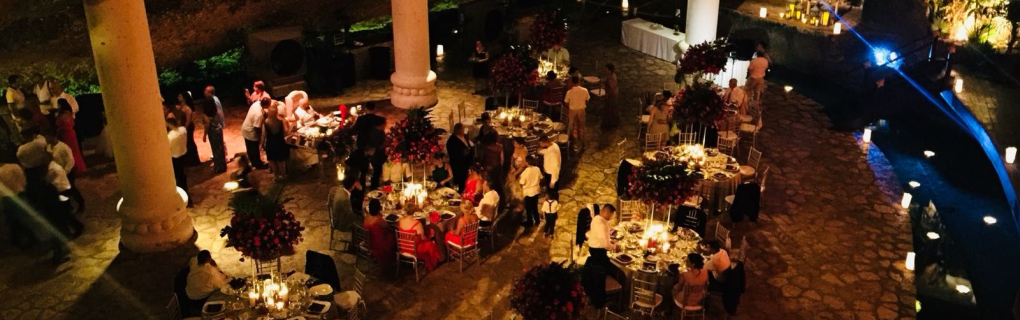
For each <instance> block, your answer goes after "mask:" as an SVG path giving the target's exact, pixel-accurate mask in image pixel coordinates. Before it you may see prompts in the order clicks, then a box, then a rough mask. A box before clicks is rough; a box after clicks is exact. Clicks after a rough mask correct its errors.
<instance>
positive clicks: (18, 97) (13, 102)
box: [4, 74, 25, 114]
mask: <svg viewBox="0 0 1020 320" xmlns="http://www.w3.org/2000/svg"><path fill="white" fill-rule="evenodd" d="M19 79H21V76H19V75H16V74H13V75H11V76H10V77H7V93H6V94H5V95H4V96H5V97H6V98H7V107H8V108H10V110H11V114H14V110H17V109H23V108H25V93H23V92H21V89H18V80H19Z"/></svg>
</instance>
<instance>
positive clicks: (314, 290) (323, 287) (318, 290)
mask: <svg viewBox="0 0 1020 320" xmlns="http://www.w3.org/2000/svg"><path fill="white" fill-rule="evenodd" d="M308 293H310V294H312V295H313V296H328V295H330V294H332V293H333V287H330V286H329V284H326V283H323V284H320V285H317V286H314V287H311V288H308Z"/></svg>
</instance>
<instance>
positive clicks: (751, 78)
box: [747, 48, 769, 103]
mask: <svg viewBox="0 0 1020 320" xmlns="http://www.w3.org/2000/svg"><path fill="white" fill-rule="evenodd" d="M755 54H756V55H757V57H756V58H754V59H751V64H750V65H748V66H747V91H748V92H750V94H751V102H754V103H761V94H762V92H765V72H766V71H768V69H769V59H768V58H766V57H765V49H762V48H758V50H757V52H755Z"/></svg>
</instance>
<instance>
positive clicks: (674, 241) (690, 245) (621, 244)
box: [610, 221, 701, 273]
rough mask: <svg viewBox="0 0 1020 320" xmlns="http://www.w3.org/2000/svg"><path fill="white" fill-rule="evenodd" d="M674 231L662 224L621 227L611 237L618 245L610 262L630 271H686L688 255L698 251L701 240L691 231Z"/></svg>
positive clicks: (622, 225)
mask: <svg viewBox="0 0 1020 320" xmlns="http://www.w3.org/2000/svg"><path fill="white" fill-rule="evenodd" d="M670 230H673V228H672V226H671V225H666V222H660V221H656V222H647V221H630V222H624V223H620V224H619V225H617V226H616V227H615V228H613V231H611V234H610V238H611V240H613V241H616V245H617V250H616V251H615V252H613V254H612V255H611V257H610V260H611V261H613V263H614V264H616V265H617V266H619V267H621V268H625V269H628V270H630V271H643V272H650V273H657V272H661V271H663V270H671V271H673V270H676V271H683V270H685V269H686V267H685V266H686V260H687V254H688V253H692V252H694V251H695V250H696V249H697V246H698V242H699V241H701V237H700V236H698V233H697V232H694V230H691V229H687V228H676V230H675V231H670Z"/></svg>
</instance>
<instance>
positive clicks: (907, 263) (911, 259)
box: [904, 252, 916, 271]
mask: <svg viewBox="0 0 1020 320" xmlns="http://www.w3.org/2000/svg"><path fill="white" fill-rule="evenodd" d="M915 256H916V254H915V253H913V252H907V261H905V262H904V266H905V267H907V270H910V271H914V257H915Z"/></svg>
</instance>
